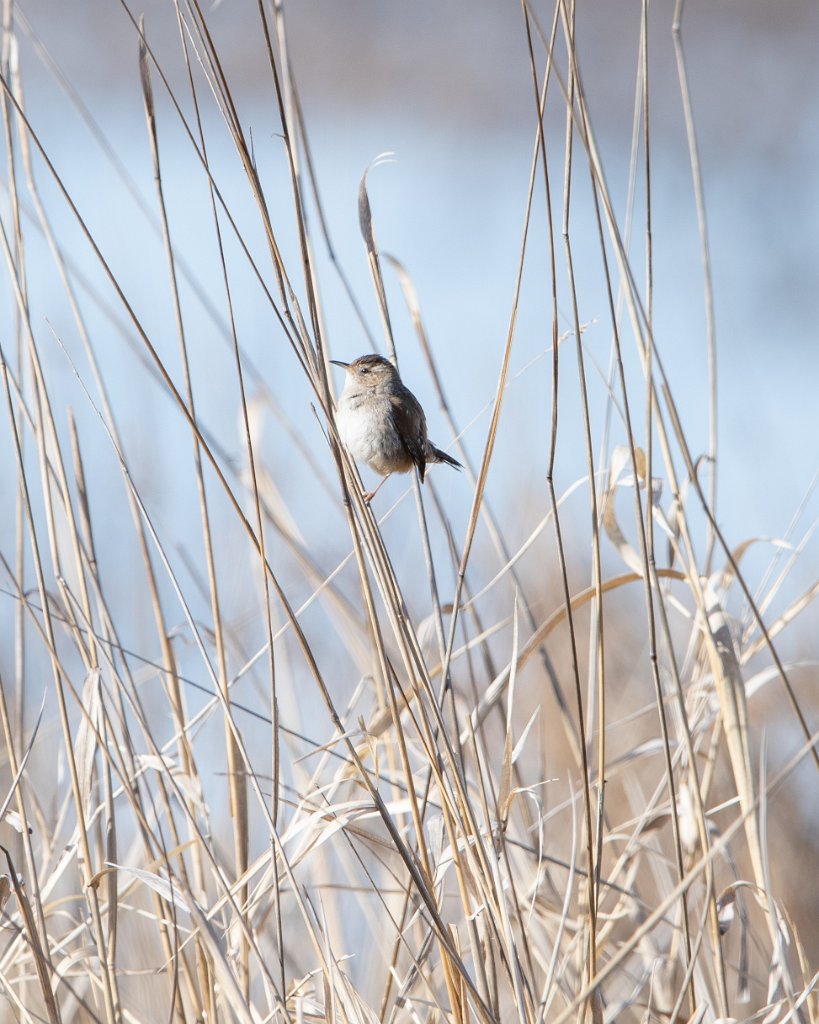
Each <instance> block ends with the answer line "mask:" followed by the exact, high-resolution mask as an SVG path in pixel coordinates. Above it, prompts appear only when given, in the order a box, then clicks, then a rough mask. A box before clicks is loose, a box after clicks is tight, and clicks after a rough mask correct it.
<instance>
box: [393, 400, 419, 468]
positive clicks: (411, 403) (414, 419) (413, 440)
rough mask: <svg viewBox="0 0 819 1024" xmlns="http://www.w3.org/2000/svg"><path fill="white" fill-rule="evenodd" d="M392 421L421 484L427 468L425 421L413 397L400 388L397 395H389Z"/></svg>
mask: <svg viewBox="0 0 819 1024" xmlns="http://www.w3.org/2000/svg"><path fill="white" fill-rule="evenodd" d="M390 409H391V411H392V421H393V423H394V424H395V429H396V430H397V431H398V436H399V437H400V438H401V440H402V442H403V444H404V447H405V448H406V449H407V451H408V452H409V456H410V458H411V459H412V461H413V462H414V463H415V465H416V466H417V467H418V472H419V474H420V476H421V482H422V483H423V481H424V473H425V471H426V468H427V459H426V449H427V421H426V419H425V417H424V410H423V409H422V408H421V405H420V403H419V402H418V399H417V398H416V397H415V395H414V394H413V393H412V392H411V391H409V390H407V388H402V389H401V391H400V392H399V393H398V394H397V395H390Z"/></svg>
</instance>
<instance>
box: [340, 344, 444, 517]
mask: <svg viewBox="0 0 819 1024" xmlns="http://www.w3.org/2000/svg"><path fill="white" fill-rule="evenodd" d="M330 362H331V363H333V364H334V365H335V366H341V367H343V369H344V370H346V371H347V373H346V377H345V379H344V389H343V391H342V392H341V396H340V397H339V400H338V407H337V409H336V427H337V428H338V433H339V437H340V438H341V441H342V444H343V445H344V447H345V448H346V449H347V450H348V451H349V452H350V454H351V455H352V456H353V458H354V459H357V460H359V461H361V462H365V463H366V464H367V465H368V466H369V467H370V469H373V470H375V472H376V473H378V474H380V475H381V476H383V477H384V480H386V478H387V477H388V476H390V475H391V474H392V473H407V472H409V471H410V470H411V469H412V468H413V466H415V467H416V468H417V470H418V475H419V476H420V477H421V483H423V482H424V475H425V473H426V469H427V466H428V465H429V464H430V463H433V462H444V463H446V465H448V466H452V467H453V468H454V469H462V468H463V467H462V466H461V464H460V462H458V460H457V459H453V458H452V456H451V455H447V453H446V452H442V451H441V449H440V448H436V446H435V445H434V444H433V443H432V442H431V441H430V439H429V437H428V436H427V420H426V416H424V410H423V409H422V408H421V403H420V402H419V401H418V399H417V398H416V397H415V395H414V394H413V393H412V392H411V391H410V389H409V388H408V387H407V386H406V385H405V384H404V382H403V381H402V380H401V376H400V374H399V373H398V370H397V368H396V367H395V366H394V365H393V364H392V363H391V362H390V361H389V360H388V359H385V358H384V357H383V356H379V355H376V354H375V353H368V354H367V355H363V356H359V357H358V359H354V360H353V361H352V362H351V363H345V362H342V361H341V360H340V359H331V360H330ZM384 480H382V481H381V484H383V483H384ZM381 484H379V485H378V487H376V489H375V491H369V492H368V493H367V494H365V495H364V500H365V501H366V502H367V503H368V504H369V502H370V501H372V499H373V498H374V497H375V494H376V492H377V491H378V488H379V487H381Z"/></svg>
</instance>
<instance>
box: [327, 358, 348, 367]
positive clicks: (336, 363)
mask: <svg viewBox="0 0 819 1024" xmlns="http://www.w3.org/2000/svg"><path fill="white" fill-rule="evenodd" d="M330 362H331V363H333V365H334V366H342V367H344V369H345V370H346V369H347V367H348V366H349V365H350V364H349V363H343V362H342V361H341V360H340V359H331V360H330Z"/></svg>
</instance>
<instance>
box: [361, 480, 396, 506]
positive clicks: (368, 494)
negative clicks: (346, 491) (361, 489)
mask: <svg viewBox="0 0 819 1024" xmlns="http://www.w3.org/2000/svg"><path fill="white" fill-rule="evenodd" d="M391 475H392V474H391V473H387V475H386V476H385V477H384V479H383V480H382V481H381V483H380V484H379V485H378V487H376V489H375V490H374V491H366V492H365V494H364V504H365V505H369V504H370V502H371V501H372V500H373V498H374V497H375V496H376V494H378V492H379V491H380V490H381V488H382V487H383V486H384V484H385V483H386V482H387V480H388V479H389V478H390V476H391Z"/></svg>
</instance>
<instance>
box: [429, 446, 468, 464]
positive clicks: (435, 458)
mask: <svg viewBox="0 0 819 1024" xmlns="http://www.w3.org/2000/svg"><path fill="white" fill-rule="evenodd" d="M429 447H430V454H429V455H427V462H445V463H446V464H447V465H448V466H452V467H453V468H454V469H463V468H464V467H463V466H462V465H461V464H460V462H458V460H457V459H453V458H452V456H451V455H447V453H446V452H442V451H441V449H440V448H436V447H435V445H434V444H431V445H430V446H429Z"/></svg>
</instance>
